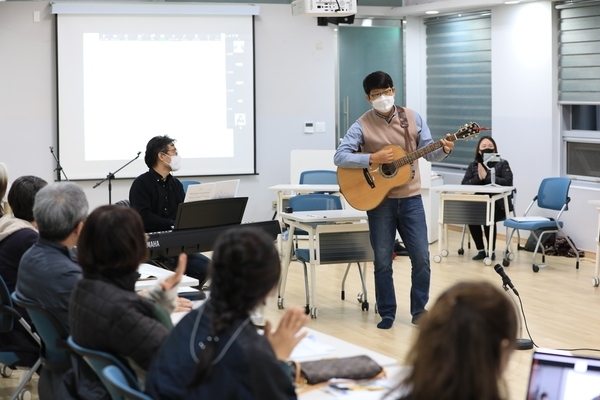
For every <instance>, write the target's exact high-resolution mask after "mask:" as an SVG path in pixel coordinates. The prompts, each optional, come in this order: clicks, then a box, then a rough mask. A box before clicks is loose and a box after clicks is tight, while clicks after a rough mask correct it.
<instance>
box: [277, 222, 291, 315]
mask: <svg viewBox="0 0 600 400" xmlns="http://www.w3.org/2000/svg"><path fill="white" fill-rule="evenodd" d="M293 237H294V226H293V225H290V229H289V235H288V239H287V240H283V241H282V242H283V250H282V251H283V253H282V254H281V278H280V280H279V288H278V290H277V308H279V309H280V310H281V309H283V308H284V307H285V303H284V300H283V295H284V294H285V284H286V282H287V276H288V270H289V268H290V262H291V259H292V247H293V242H294V240H293Z"/></svg>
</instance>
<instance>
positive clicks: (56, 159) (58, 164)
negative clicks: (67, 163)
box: [50, 146, 69, 182]
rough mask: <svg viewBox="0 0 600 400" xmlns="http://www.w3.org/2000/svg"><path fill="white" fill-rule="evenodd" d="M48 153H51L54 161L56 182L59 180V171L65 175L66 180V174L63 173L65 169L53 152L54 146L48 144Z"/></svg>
mask: <svg viewBox="0 0 600 400" xmlns="http://www.w3.org/2000/svg"><path fill="white" fill-rule="evenodd" d="M50 153H52V157H54V160H55V161H56V168H55V169H54V170H55V171H56V182H60V173H61V172H62V173H63V175H64V176H65V179H66V180H67V181H68V180H69V178H67V174H66V173H65V170H64V169H63V167H61V165H60V161H58V158H57V157H56V154H54V147H52V146H50Z"/></svg>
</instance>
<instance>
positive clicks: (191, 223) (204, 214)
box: [173, 197, 248, 230]
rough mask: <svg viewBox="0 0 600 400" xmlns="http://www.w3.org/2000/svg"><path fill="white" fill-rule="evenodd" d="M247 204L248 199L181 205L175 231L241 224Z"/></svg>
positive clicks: (206, 201)
mask: <svg viewBox="0 0 600 400" xmlns="http://www.w3.org/2000/svg"><path fill="white" fill-rule="evenodd" d="M247 203H248V198H247V197H230V198H225V199H212V200H200V201H191V202H187V203H179V206H178V207H177V215H176V217H175V225H174V226H173V229H174V230H180V229H199V228H211V227H215V226H225V225H238V224H241V223H242V217H243V216H244V211H245V210H246V204H247Z"/></svg>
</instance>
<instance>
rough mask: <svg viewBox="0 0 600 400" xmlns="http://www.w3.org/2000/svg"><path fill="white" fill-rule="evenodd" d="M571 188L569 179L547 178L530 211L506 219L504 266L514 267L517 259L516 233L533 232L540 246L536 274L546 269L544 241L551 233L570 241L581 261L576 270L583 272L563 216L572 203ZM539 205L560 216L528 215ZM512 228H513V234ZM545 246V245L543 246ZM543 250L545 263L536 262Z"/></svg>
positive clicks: (577, 262)
mask: <svg viewBox="0 0 600 400" xmlns="http://www.w3.org/2000/svg"><path fill="white" fill-rule="evenodd" d="M570 186H571V180H570V179H569V178H546V179H544V180H542V183H540V187H539V189H538V193H537V196H535V197H534V198H533V200H532V201H531V203H530V204H529V206H528V207H527V210H525V214H524V216H523V217H521V218H517V217H514V218H507V219H506V220H504V226H505V227H506V249H505V251H504V260H503V261H502V264H503V265H504V266H505V267H506V266H508V265H510V261H511V260H513V259H514V258H515V255H514V253H512V252H511V250H510V244H511V240H512V237H513V234H514V233H515V230H519V229H522V230H527V231H531V233H532V235H533V236H534V237H535V238H536V239H537V243H536V245H535V250H534V252H533V264H532V265H533V272H538V271H539V270H540V267H543V266H545V265H544V263H545V262H546V252H545V249H544V246H543V245H541V243H542V242H543V237H544V235H546V234H550V233H560V234H561V235H562V236H564V237H565V238H566V239H567V242H568V243H569V246H570V247H571V249H573V251H574V252H575V254H576V256H577V261H576V263H575V268H576V269H579V251H578V250H577V248H576V247H575V245H574V244H573V242H572V241H571V239H569V237H568V236H567V235H566V234H565V233H564V231H563V229H562V227H563V222H562V221H561V220H560V217H561V215H562V213H563V212H564V211H567V210H568V205H569V202H570V201H571V198H570V197H569V188H570ZM536 203H537V206H538V207H539V208H541V209H547V210H555V211H558V214H557V215H556V217H554V218H547V217H539V216H534V215H528V213H529V211H530V210H531V207H533V205H534V204H536ZM509 229H512V230H511V231H510V234H509ZM538 229H542V230H543V232H542V233H541V234H540V236H539V237H537V235H536V233H535V231H536V230H538ZM540 245H541V246H540ZM540 247H541V250H542V264H536V263H535V257H536V255H537V252H538V248H540Z"/></svg>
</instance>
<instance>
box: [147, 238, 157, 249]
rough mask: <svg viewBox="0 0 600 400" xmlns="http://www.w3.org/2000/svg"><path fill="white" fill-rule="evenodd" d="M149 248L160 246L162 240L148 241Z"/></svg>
mask: <svg viewBox="0 0 600 400" xmlns="http://www.w3.org/2000/svg"><path fill="white" fill-rule="evenodd" d="M146 244H147V245H148V248H149V249H153V248H155V247H160V242H159V241H158V240H149V241H147V242H146Z"/></svg>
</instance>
